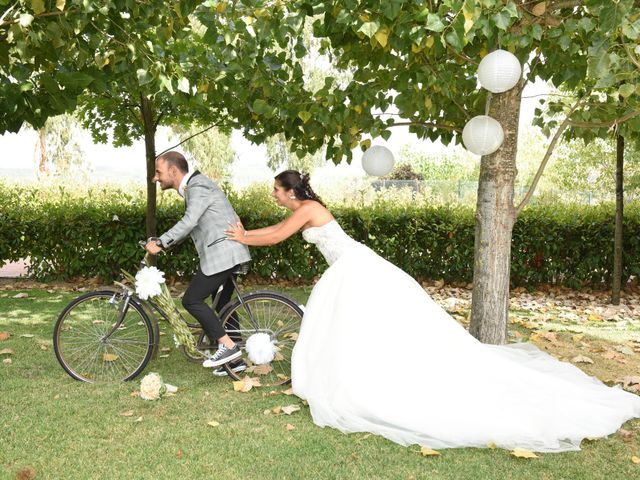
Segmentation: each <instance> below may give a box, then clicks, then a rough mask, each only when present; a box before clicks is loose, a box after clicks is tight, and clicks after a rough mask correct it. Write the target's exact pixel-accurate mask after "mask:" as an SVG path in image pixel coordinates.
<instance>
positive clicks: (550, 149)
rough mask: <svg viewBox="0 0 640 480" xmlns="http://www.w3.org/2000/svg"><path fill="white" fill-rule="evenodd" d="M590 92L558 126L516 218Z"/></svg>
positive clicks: (519, 206)
mask: <svg viewBox="0 0 640 480" xmlns="http://www.w3.org/2000/svg"><path fill="white" fill-rule="evenodd" d="M590 93H591V92H587V93H586V94H585V95H584V97H582V98H581V99H579V100H578V101H577V102H576V103H575V105H574V106H573V107H571V110H570V111H569V113H567V116H566V118H565V119H564V121H563V122H562V124H561V125H560V126H559V127H558V129H557V130H556V133H555V135H554V136H553V139H552V140H551V143H550V144H549V146H548V147H547V151H546V153H545V154H544V157H543V159H542V162H540V166H539V167H538V171H537V172H536V175H535V177H533V181H532V182H531V186H530V187H529V190H528V191H527V193H526V195H525V196H524V198H523V199H522V201H521V202H520V204H519V205H518V206H517V207H516V211H515V218H517V217H518V215H519V214H520V212H521V211H522V209H523V208H524V207H525V205H526V204H527V203H529V200H531V197H532V196H533V192H534V191H535V189H536V187H537V186H538V182H539V181H540V177H541V176H542V173H543V172H544V169H545V167H546V166H547V163H548V162H549V159H550V158H551V154H552V153H553V150H554V149H555V147H556V143H558V140H560V137H561V136H562V134H563V133H564V131H565V130H566V129H567V127H569V125H570V123H571V122H570V121H569V119H570V118H571V114H572V113H573V112H575V111H576V110H577V109H578V107H580V105H582V104H583V103H584V102H585V101H586V99H588V98H589V94H590Z"/></svg>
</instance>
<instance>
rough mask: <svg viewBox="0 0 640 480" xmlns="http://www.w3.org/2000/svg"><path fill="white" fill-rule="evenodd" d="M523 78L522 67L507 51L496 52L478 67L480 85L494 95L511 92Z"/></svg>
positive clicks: (489, 55) (485, 58) (483, 60)
mask: <svg viewBox="0 0 640 480" xmlns="http://www.w3.org/2000/svg"><path fill="white" fill-rule="evenodd" d="M521 76H522V67H521V66H520V62H519V61H518V59H517V58H516V56H515V55H514V54H513V53H511V52H507V51H506V50H495V51H493V52H491V53H490V54H488V55H486V56H485V57H484V58H483V59H482V61H481V62H480V65H479V66H478V80H480V85H482V86H483V87H484V88H486V89H487V90H489V91H490V92H492V93H501V92H506V91H507V90H511V89H512V88H513V87H515V85H516V83H518V81H519V80H520V77H521Z"/></svg>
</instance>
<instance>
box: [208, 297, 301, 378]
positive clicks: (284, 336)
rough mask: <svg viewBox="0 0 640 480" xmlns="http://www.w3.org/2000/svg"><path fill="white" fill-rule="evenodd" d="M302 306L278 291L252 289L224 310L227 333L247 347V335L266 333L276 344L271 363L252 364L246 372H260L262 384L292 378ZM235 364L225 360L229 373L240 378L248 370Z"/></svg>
mask: <svg viewBox="0 0 640 480" xmlns="http://www.w3.org/2000/svg"><path fill="white" fill-rule="evenodd" d="M302 315H303V312H302V309H301V308H300V306H299V305H298V303H297V302H296V301H295V300H292V299H291V298H289V297H287V296H285V295H282V294H280V293H275V292H253V293H249V294H247V295H243V296H242V301H240V300H238V301H237V302H236V303H234V304H233V305H231V307H229V308H228V309H227V310H225V311H224V312H223V314H222V318H221V319H222V324H223V326H224V328H225V330H226V332H227V334H228V335H229V336H230V337H231V338H232V339H233V340H234V341H235V342H236V343H237V344H238V345H240V348H242V349H244V348H245V344H246V341H247V338H249V337H250V336H251V335H252V334H254V333H266V334H268V335H269V337H270V338H271V341H272V342H273V343H274V344H275V346H276V348H277V352H276V356H275V358H274V359H273V361H272V362H271V363H269V364H264V365H252V364H251V361H250V360H249V359H248V358H246V357H245V361H246V362H247V364H248V365H249V368H248V369H247V370H246V373H250V374H252V376H257V377H258V378H259V379H260V383H261V384H262V385H263V386H274V385H282V384H285V383H288V382H290V381H291V353H292V352H293V346H294V344H295V342H296V339H297V338H298V331H299V330H300V323H301V321H302ZM232 368H233V364H231V365H230V364H225V369H226V370H227V373H228V374H229V376H230V377H231V378H233V379H235V380H239V379H240V377H241V376H242V375H243V374H244V373H245V372H239V373H235V372H233V370H232Z"/></svg>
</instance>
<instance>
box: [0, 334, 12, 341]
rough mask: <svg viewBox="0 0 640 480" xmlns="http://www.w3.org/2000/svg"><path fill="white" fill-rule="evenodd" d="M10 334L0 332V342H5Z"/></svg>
mask: <svg viewBox="0 0 640 480" xmlns="http://www.w3.org/2000/svg"><path fill="white" fill-rule="evenodd" d="M10 336H11V334H10V333H9V332H0V342H4V341H5V340H7V339H8V338H9V337H10Z"/></svg>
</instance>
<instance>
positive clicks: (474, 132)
mask: <svg viewBox="0 0 640 480" xmlns="http://www.w3.org/2000/svg"><path fill="white" fill-rule="evenodd" d="M462 141H463V142H464V146H465V147H466V148H467V150H469V151H470V152H472V153H475V154H476V155H489V154H491V153H493V152H495V151H496V150H498V149H499V148H500V145H502V142H503V141H504V131H503V130H502V125H500V123H499V122H498V121H497V120H496V119H494V118H491V117H489V116H488V115H478V116H477V117H473V118H472V119H471V120H469V121H468V122H467V124H466V125H465V126H464V129H463V130H462Z"/></svg>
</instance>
